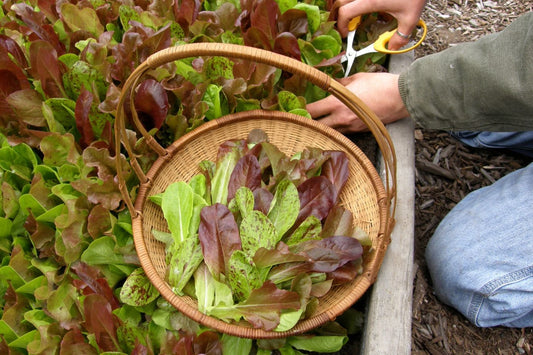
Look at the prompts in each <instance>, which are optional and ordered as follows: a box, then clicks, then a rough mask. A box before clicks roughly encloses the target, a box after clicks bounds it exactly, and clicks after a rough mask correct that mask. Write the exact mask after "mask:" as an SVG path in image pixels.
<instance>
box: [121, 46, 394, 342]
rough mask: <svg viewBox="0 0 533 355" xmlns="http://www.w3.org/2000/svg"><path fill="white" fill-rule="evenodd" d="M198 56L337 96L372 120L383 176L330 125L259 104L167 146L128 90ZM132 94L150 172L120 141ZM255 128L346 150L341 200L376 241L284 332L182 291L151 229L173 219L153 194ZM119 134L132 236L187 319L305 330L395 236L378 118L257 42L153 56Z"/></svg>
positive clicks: (239, 329) (389, 160) (336, 306)
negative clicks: (251, 67) (132, 184)
mask: <svg viewBox="0 0 533 355" xmlns="http://www.w3.org/2000/svg"><path fill="white" fill-rule="evenodd" d="M198 56H225V57H231V58H240V59H246V60H251V61H255V62H259V63H263V64H267V65H271V66H274V67H277V68H280V69H283V70H286V71H288V72H291V73H293V74H296V75H301V76H302V77H303V78H305V79H307V80H309V81H310V82H312V83H313V84H315V85H317V86H318V87H320V88H322V89H324V90H327V91H329V92H330V93H331V94H333V95H335V96H336V97H337V98H338V99H339V100H340V101H341V102H343V103H344V104H345V105H347V106H348V107H349V108H350V109H351V110H352V111H353V112H354V113H356V114H357V116H358V117H360V118H361V119H362V120H363V121H364V122H365V123H366V125H367V126H368V128H369V130H370V131H371V132H372V134H373V135H374V137H375V139H376V141H377V143H378V145H379V148H380V150H381V153H382V156H383V169H384V171H385V174H384V181H382V179H381V178H380V177H379V175H378V173H377V171H376V169H375V167H374V165H373V164H372V163H371V162H370V161H369V160H368V158H367V157H366V156H365V155H364V153H362V151H361V150H360V149H359V148H358V147H357V146H355V145H354V144H353V143H352V142H351V141H350V140H349V139H347V138H346V137H345V136H343V135H342V134H340V133H339V132H337V131H335V130H333V129H331V128H329V127H327V126H325V125H324V124H321V123H319V122H316V121H313V120H310V119H307V118H304V117H301V116H297V115H294V114H289V113H286V112H279V111H262V110H255V111H247V112H241V113H238V114H233V115H228V116H225V117H222V118H219V119H216V120H213V121H210V122H208V123H205V124H203V125H202V126H200V127H198V128H196V129H194V130H193V131H192V132H190V133H188V134H186V135H185V136H183V137H181V138H180V139H178V140H177V141H176V142H174V143H173V144H172V145H170V146H169V147H167V148H163V147H161V146H160V145H159V144H158V143H157V142H156V141H155V140H154V139H153V138H152V137H151V136H150V134H148V132H147V131H146V130H145V129H144V128H143V127H142V125H141V124H140V121H139V118H138V117H137V114H136V112H135V110H134V109H133V108H134V106H133V105H134V104H133V100H132V99H131V97H133V95H129V92H130V91H131V90H134V88H135V87H136V86H137V85H138V83H139V79H140V78H141V77H142V75H143V74H144V73H145V72H146V71H148V70H150V69H153V68H156V67H157V66H159V65H163V64H165V63H167V62H171V61H174V60H178V59H182V58H188V57H198ZM127 98H128V99H129V100H130V102H129V105H130V107H131V111H132V113H133V121H134V124H135V126H136V129H137V130H138V131H139V132H140V133H141V134H142V135H143V136H144V137H145V139H146V141H147V143H148V144H149V146H150V147H151V149H153V150H154V151H155V152H157V154H158V155H159V158H158V159H157V160H156V161H155V163H154V164H153V165H152V167H151V168H150V170H149V171H148V173H146V174H145V173H143V171H142V170H141V169H140V167H139V164H138V162H137V159H136V157H135V154H133V151H132V148H131V147H130V145H129V144H128V142H127V140H126V139H122V138H123V137H125V134H126V132H125V123H124V119H125V118H124V117H125V113H124V108H123V107H124V103H125V102H126V99H127ZM254 128H261V129H263V130H264V131H265V132H266V133H267V134H268V137H269V139H270V141H271V142H272V143H273V144H275V145H276V146H278V148H280V149H281V150H282V151H284V152H285V153H286V154H291V153H294V152H297V151H301V150H303V149H304V148H306V147H308V146H312V147H317V148H322V149H332V150H342V151H344V152H346V153H347V155H348V158H349V162H350V177H349V179H348V182H347V184H346V185H345V187H344V189H343V191H342V193H341V195H340V199H341V202H342V204H343V205H344V206H345V207H346V208H348V209H349V210H350V211H352V212H353V213H354V216H355V217H354V223H355V224H356V225H358V226H359V227H361V228H363V229H364V230H365V231H367V232H368V233H369V235H370V237H371V239H372V248H371V251H370V252H369V253H368V254H365V256H364V264H363V273H362V274H361V275H359V276H358V277H357V278H355V279H354V280H353V281H352V282H350V283H348V284H345V285H342V286H337V287H334V288H333V289H332V290H331V291H330V292H329V293H328V294H327V295H325V296H324V297H322V298H321V299H320V302H319V306H318V308H317V309H316V311H315V312H314V314H312V315H311V316H310V317H308V318H306V319H303V320H301V321H300V322H299V323H298V324H297V325H296V326H295V327H294V328H292V329H291V330H289V331H285V332H275V331H265V330H263V329H255V328H252V327H251V326H250V325H249V324H248V323H246V322H243V323H238V324H236V323H232V324H230V323H226V322H224V321H222V320H219V319H216V318H213V317H209V316H207V315H205V314H203V313H201V312H200V311H198V308H197V303H196V300H194V299H192V298H190V297H187V296H184V297H181V296H178V295H176V294H175V293H174V292H172V290H171V288H170V286H169V285H168V284H167V282H166V281H165V271H166V268H167V265H166V263H165V250H164V245H163V244H162V243H161V242H159V241H157V240H156V239H155V238H153V236H152V234H151V233H150V231H151V229H152V228H155V229H158V230H166V228H167V225H166V221H165V219H164V217H163V214H162V212H161V210H160V208H158V207H157V206H156V205H155V204H153V203H152V202H150V201H149V199H148V197H149V196H151V195H153V194H157V193H159V192H162V191H164V190H165V188H166V187H167V186H168V185H169V184H170V183H172V182H175V181H187V180H189V179H190V178H191V177H192V176H193V175H195V174H197V173H198V172H199V169H198V163H199V162H200V161H201V160H204V159H211V160H213V159H215V157H216V151H217V149H218V146H219V145H220V143H222V142H223V141H225V140H227V139H233V138H245V137H246V136H247V134H248V133H249V131H250V130H251V129H254ZM115 138H116V151H117V152H119V151H120V148H121V145H120V144H121V141H122V144H123V145H124V147H125V149H126V151H127V154H128V155H129V158H130V164H131V166H132V168H133V169H134V171H135V173H136V174H137V175H138V177H139V181H141V184H140V186H139V189H138V191H137V196H136V199H135V202H134V203H133V202H132V200H131V197H130V195H129V194H128V191H127V189H126V186H125V183H124V176H123V174H124V173H123V169H122V167H121V165H120V164H117V176H118V179H119V186H120V189H121V192H122V195H123V198H124V200H125V202H126V205H127V207H128V208H129V210H130V212H131V216H132V226H133V238H134V243H135V247H136V250H137V254H138V256H139V259H140V262H141V265H142V267H143V269H144V271H145V273H146V275H147V276H148V278H149V279H150V281H151V282H152V283H153V285H154V286H155V287H156V288H157V289H158V290H159V292H160V293H161V295H162V296H163V297H164V298H165V299H167V300H168V302H170V303H171V304H172V305H173V306H174V307H175V308H177V309H178V310H179V311H181V312H182V313H183V314H185V315H187V316H188V317H189V318H191V319H193V320H195V321H197V322H198V323H200V324H203V325H205V326H207V327H210V328H212V329H215V330H217V331H220V332H222V333H227V334H230V335H234V336H239V337H245V338H256V339H258V338H281V337H286V336H289V335H295V334H301V333H304V332H306V331H309V330H312V329H314V328H316V327H318V326H320V325H323V324H324V323H326V322H328V321H331V320H334V319H335V318H336V317H337V316H339V315H340V314H342V313H343V312H344V311H346V310H347V309H348V308H349V307H350V306H351V305H352V304H353V303H355V302H356V301H357V300H358V299H359V298H360V297H361V296H362V295H363V294H364V293H365V291H366V290H367V289H368V288H369V286H370V285H371V284H372V283H373V282H374V280H375V278H376V275H377V273H378V270H379V267H380V266H381V262H382V260H383V257H384V254H385V251H386V249H387V246H388V244H389V242H390V232H391V229H392V226H393V216H394V206H395V203H394V201H395V185H396V184H395V170H396V166H395V164H396V160H395V155H394V149H393V145H392V142H391V140H390V137H389V135H388V133H387V131H386V129H385V127H384V126H383V124H382V123H381V122H380V121H379V119H377V117H376V116H375V115H374V114H373V113H372V112H371V111H369V110H368V109H367V108H366V107H365V106H364V104H363V103H362V102H361V101H360V100H359V99H358V98H357V97H356V96H355V95H354V94H352V93H351V92H350V91H348V90H347V89H346V88H345V87H344V86H342V85H341V84H339V83H338V82H336V81H334V80H332V79H331V78H330V77H329V76H328V75H326V74H324V73H322V72H320V71H318V70H316V69H314V68H312V67H310V66H308V65H306V64H303V63H301V62H299V61H297V60H294V59H291V58H288V57H285V56H282V55H278V54H275V53H272V52H268V51H264V50H260V49H256V48H252V47H245V46H239V45H229V44H217V43H198V44H187V45H183V46H178V47H172V48H168V49H166V50H163V51H160V52H158V53H156V54H154V55H152V56H150V57H149V58H148V59H147V60H146V61H145V62H144V63H142V64H141V65H140V66H139V67H138V68H137V69H136V70H135V71H134V72H133V73H132V74H131V76H130V77H129V79H128V80H127V82H126V83H125V84H124V87H123V91H122V94H121V97H120V101H119V110H118V112H117V117H116V121H115ZM117 162H118V159H117Z"/></svg>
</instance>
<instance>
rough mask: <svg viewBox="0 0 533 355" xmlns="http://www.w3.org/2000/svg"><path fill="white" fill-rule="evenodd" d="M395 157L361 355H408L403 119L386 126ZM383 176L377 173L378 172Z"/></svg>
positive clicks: (397, 59)
mask: <svg viewBox="0 0 533 355" xmlns="http://www.w3.org/2000/svg"><path fill="white" fill-rule="evenodd" d="M413 60H414V55H413V53H412V52H409V53H405V54H401V55H393V56H392V58H391V61H390V65H389V71H390V72H392V73H400V72H402V71H403V70H405V68H407V66H409V65H410V64H411V63H412V62H413ZM387 130H388V131H389V133H390V135H391V137H392V141H393V144H394V148H395V150H396V158H397V165H398V166H397V181H396V183H397V194H398V196H397V201H396V206H397V207H396V225H395V227H394V230H393V231H392V234H391V244H390V245H389V247H388V248H387V252H386V254H385V258H384V260H383V264H382V266H381V268H380V271H379V274H378V277H377V280H376V282H375V283H374V285H373V286H372V288H371V290H370V291H369V292H371V294H370V297H369V301H368V309H367V315H366V320H365V330H364V333H363V345H362V349H361V354H362V355H379V354H384V355H391V354H394V355H410V354H411V314H412V290H413V288H412V286H413V273H414V270H413V255H414V202H415V196H414V194H415V193H414V190H415V167H414V163H415V148H414V124H413V121H412V120H411V119H410V118H406V119H403V120H400V121H398V122H395V123H393V124H390V125H388V126H387ZM382 174H383V172H382Z"/></svg>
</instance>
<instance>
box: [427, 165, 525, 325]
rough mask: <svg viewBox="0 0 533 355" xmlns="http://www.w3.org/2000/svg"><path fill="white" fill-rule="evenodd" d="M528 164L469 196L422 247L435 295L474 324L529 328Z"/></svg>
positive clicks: (454, 209) (453, 210)
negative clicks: (425, 246)
mask: <svg viewBox="0 0 533 355" xmlns="http://www.w3.org/2000/svg"><path fill="white" fill-rule="evenodd" d="M532 191H533V164H530V165H529V166H528V167H526V168H524V169H521V170H519V171H516V172H514V173H511V174H509V175H507V176H505V177H503V178H502V179H500V180H499V181H497V182H496V183H494V184H493V185H491V186H488V187H485V188H482V189H480V190H477V191H474V192H472V193H470V194H469V195H468V196H466V197H465V199H463V201H461V202H460V203H459V204H458V205H457V206H456V207H455V208H453V209H452V211H450V213H448V215H447V216H446V217H445V218H444V219H443V221H442V222H441V223H440V224H439V226H438V228H437V230H436V231H435V234H434V235H433V236H432V238H431V240H430V241H429V243H428V246H427V249H426V260H427V264H428V268H429V271H430V274H431V278H432V281H433V285H434V288H435V292H436V294H437V296H438V297H439V299H440V300H441V301H443V302H444V303H446V304H448V305H451V306H452V307H455V308H456V309H457V310H459V311H460V312H461V313H462V314H464V315H465V316H466V317H467V318H468V319H469V320H470V321H472V322H473V323H474V324H476V325H477V326H481V327H489V326H497V325H503V326H510V327H525V326H533V243H532V242H533V196H532V195H533V194H532Z"/></svg>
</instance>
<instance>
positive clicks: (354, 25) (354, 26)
mask: <svg viewBox="0 0 533 355" xmlns="http://www.w3.org/2000/svg"><path fill="white" fill-rule="evenodd" d="M360 23H361V16H356V17H354V18H353V19H351V20H350V22H349V23H348V31H354V30H356V29H357V27H359V24H360Z"/></svg>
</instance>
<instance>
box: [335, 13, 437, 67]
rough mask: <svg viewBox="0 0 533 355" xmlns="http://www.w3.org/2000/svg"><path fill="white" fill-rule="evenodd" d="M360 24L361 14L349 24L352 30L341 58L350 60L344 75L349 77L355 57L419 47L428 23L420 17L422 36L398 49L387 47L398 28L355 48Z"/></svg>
mask: <svg viewBox="0 0 533 355" xmlns="http://www.w3.org/2000/svg"><path fill="white" fill-rule="evenodd" d="M360 24H361V16H357V17H354V18H353V19H352V20H351V21H350V23H349V24H348V30H349V31H350V32H348V36H347V37H346V54H345V55H344V56H343V57H342V59H341V62H345V61H347V62H348V64H347V65H346V70H345V72H344V77H347V76H348V75H349V74H350V70H351V69H352V65H353V63H354V62H355V58H357V57H360V56H362V55H365V54H368V53H377V52H380V53H386V54H400V53H405V52H409V51H411V50H413V49H415V48H416V47H418V46H419V45H420V44H421V43H422V41H423V40H424V38H426V34H427V26H426V23H425V22H424V21H423V20H422V19H420V20H418V23H417V26H419V27H422V29H423V33H422V36H421V37H420V39H419V40H418V42H416V43H415V44H413V45H412V46H410V47H408V48H402V49H399V50H396V51H393V50H390V49H387V44H388V43H389V41H390V39H391V38H392V36H393V35H394V34H395V33H396V31H397V30H398V29H396V30H392V31H387V32H384V33H382V34H381V35H379V37H378V39H377V40H376V41H375V42H374V43H372V44H370V45H369V46H367V47H365V48H363V49H360V50H355V49H354V48H353V42H354V39H355V32H356V31H357V27H359V25H360Z"/></svg>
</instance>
